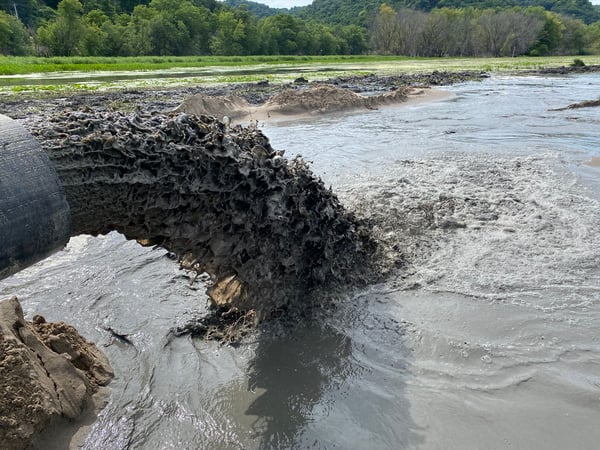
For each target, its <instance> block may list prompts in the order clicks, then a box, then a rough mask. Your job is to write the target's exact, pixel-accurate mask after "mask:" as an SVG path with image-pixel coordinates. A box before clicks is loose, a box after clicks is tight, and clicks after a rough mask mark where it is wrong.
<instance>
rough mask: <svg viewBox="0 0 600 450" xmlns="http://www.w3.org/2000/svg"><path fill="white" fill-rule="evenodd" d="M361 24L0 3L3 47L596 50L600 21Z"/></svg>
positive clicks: (467, 18) (446, 19) (162, 0)
mask: <svg viewBox="0 0 600 450" xmlns="http://www.w3.org/2000/svg"><path fill="white" fill-rule="evenodd" d="M489 1H491V0H489ZM572 1H573V0H572ZM446 2H449V0H446ZM315 3H317V2H316V1H315ZM405 3H406V2H405ZM412 3H419V4H420V5H421V6H423V5H424V4H426V3H427V4H428V5H429V4H431V5H433V4H436V5H437V4H439V3H442V2H432V1H429V2H426V1H424V0H420V1H419V2H412ZM431 5H429V6H431ZM367 25H368V26H361V25H357V24H331V23H329V24H327V23H324V22H323V21H318V20H315V19H313V18H310V17H302V16H298V15H292V14H286V13H282V12H277V13H276V14H274V15H267V16H264V17H260V18H259V17H257V16H256V15H255V14H253V13H252V12H250V10H249V9H248V8H247V7H246V6H245V5H243V4H239V2H237V3H236V4H235V5H228V4H223V3H221V2H217V1H215V0H149V1H148V0H60V1H59V0H0V53H2V54H8V55H38V56H79V55H81V56H138V55H140V56H142V55H169V56H184V55H319V54H322V55H325V54H327V55H331V54H364V53H369V52H374V53H380V54H393V55H406V56H517V55H523V54H528V55H533V56H535V55H550V54H573V55H576V54H583V53H598V52H600V22H594V23H591V24H586V23H584V22H583V21H582V20H580V19H577V18H574V17H569V16H563V15H561V14H558V13H555V12H551V11H548V10H546V9H544V8H543V7H539V6H538V7H513V8H510V9H498V8H487V9H481V8H472V7H470V8H436V9H432V10H430V11H424V10H417V9H410V8H406V7H404V6H400V7H392V6H390V5H388V4H383V5H380V7H379V8H378V10H377V11H375V12H374V14H372V15H371V17H370V18H369V20H368V21H367Z"/></svg>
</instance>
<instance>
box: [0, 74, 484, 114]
mask: <svg viewBox="0 0 600 450" xmlns="http://www.w3.org/2000/svg"><path fill="white" fill-rule="evenodd" d="M486 77H487V75H486V74H485V73H481V72H458V73H454V72H439V71H434V72H431V73H428V74H403V75H394V76H380V75H375V74H371V75H365V76H347V77H336V78H331V79H326V80H309V81H310V82H309V83H307V84H294V83H284V84H279V83H277V84H276V83H269V82H267V81H263V82H258V83H239V84H227V85H219V86H208V87H203V86H198V87H186V88H170V89H165V88H162V89H161V88H159V89H134V90H119V91H113V92H101V93H84V94H80V93H77V94H73V95H66V96H65V95H64V93H61V96H60V97H57V96H55V95H52V94H50V96H49V97H46V98H40V97H39V94H24V93H20V94H19V95H18V97H16V98H14V99H4V100H3V102H2V103H1V104H0V114H6V115H7V116H9V117H11V118H13V119H21V118H24V117H27V116H36V115H48V114H53V113H59V112H62V111H65V110H68V109H74V110H77V109H82V108H93V109H94V110H95V111H133V110H135V109H136V108H140V109H142V110H145V111H149V110H159V111H160V110H162V111H167V110H171V109H173V108H175V107H177V106H178V105H179V104H181V103H182V102H183V101H184V100H185V99H187V98H190V97H192V96H194V95H197V94H202V95H206V96H213V97H214V96H221V97H223V96H229V95H235V96H238V97H241V98H243V99H244V100H245V101H247V102H248V103H249V104H250V105H253V106H259V105H262V104H264V103H265V102H266V101H267V100H268V99H269V98H271V97H272V96H274V95H276V94H279V93H282V92H284V91H286V90H290V89H293V90H304V89H307V88H308V87H310V86H311V85H312V84H313V82H316V83H321V84H331V85H334V86H338V87H343V88H347V89H350V90H351V91H353V92H356V93H364V92H378V93H384V92H391V91H394V90H396V89H399V88H403V87H411V86H416V87H424V86H448V85H452V84H455V83H460V82H464V81H468V80H480V79H483V78H486Z"/></svg>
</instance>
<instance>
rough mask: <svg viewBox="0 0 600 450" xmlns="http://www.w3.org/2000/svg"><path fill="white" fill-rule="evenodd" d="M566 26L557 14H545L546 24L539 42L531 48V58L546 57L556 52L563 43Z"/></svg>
mask: <svg viewBox="0 0 600 450" xmlns="http://www.w3.org/2000/svg"><path fill="white" fill-rule="evenodd" d="M563 32H564V25H563V23H562V22H561V19H560V17H559V16H558V15H557V14H552V13H548V12H547V13H545V22H544V25H543V26H542V30H541V31H540V34H539V36H538V39H537V41H536V42H535V44H534V45H533V47H532V48H531V51H530V52H529V54H530V55H531V56H545V55H550V54H552V53H554V52H555V50H556V49H557V48H558V46H559V45H560V43H561V39H562V36H563Z"/></svg>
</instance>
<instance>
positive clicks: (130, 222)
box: [25, 110, 377, 320]
mask: <svg viewBox="0 0 600 450" xmlns="http://www.w3.org/2000/svg"><path fill="white" fill-rule="evenodd" d="M25 125H26V127H28V128H29V130H30V131H31V132H32V133H33V134H34V136H35V137H36V138H37V139H38V140H39V142H40V143H41V145H42V148H43V149H44V150H45V151H46V152H47V154H48V155H49V157H50V159H51V160H52V162H53V163H54V165H55V167H56V169H57V171H58V174H59V178H60V180H61V182H62V184H63V186H64V188H65V193H66V197H67V201H68V203H69V205H70V208H71V214H72V221H73V234H74V235H76V234H82V233H85V234H91V235H98V234H105V233H108V232H110V231H113V230H116V231H118V232H120V233H122V234H123V235H125V236H126V237H127V238H129V239H135V240H137V241H138V242H140V243H141V244H143V245H152V246H154V245H157V246H160V247H163V248H165V249H167V250H169V251H170V252H173V253H175V254H176V255H177V256H178V257H179V259H180V260H181V261H182V263H183V264H184V265H185V266H186V267H188V268H190V269H193V270H195V271H197V272H199V273H203V272H207V273H209V274H210V275H211V276H212V279H213V281H214V282H213V285H212V286H211V287H210V289H209V291H208V294H209V296H210V298H211V299H212V301H213V304H214V307H215V308H216V309H223V308H226V309H229V310H231V313H232V314H233V313H234V312H239V313H241V314H248V313H251V314H253V317H255V318H256V319H257V320H259V319H262V318H263V317H266V316H268V315H269V314H270V312H271V311H274V310H276V309H278V308H280V307H282V306H283V305H288V304H295V303H296V304H297V303H299V302H302V301H303V300H304V299H306V298H308V297H309V296H310V293H311V292H312V290H313V289H315V288H317V287H319V288H320V287H322V286H324V285H332V286H335V285H340V284H344V285H352V284H357V283H364V282H367V281H369V280H372V279H373V278H374V277H376V274H377V269H376V265H375V263H374V261H375V258H374V255H375V254H376V252H377V246H376V244H375V242H374V241H373V240H372V239H371V238H370V237H369V236H370V232H369V229H368V228H366V227H365V226H364V225H363V223H362V222H361V221H360V220H358V219H357V218H356V217H354V215H353V214H351V213H350V212H348V211H347V210H346V209H345V208H344V207H343V206H342V205H341V204H340V202H339V201H338V199H337V197H336V195H335V194H334V193H333V192H332V191H331V190H330V189H328V188H326V187H325V185H324V184H323V182H322V181H321V180H320V179H319V178H317V177H316V176H315V175H314V174H313V173H312V172H311V170H310V169H309V168H308V167H307V165H306V163H305V162H304V161H303V160H302V159H301V158H294V159H292V160H289V159H287V158H285V157H284V156H283V153H282V152H278V151H275V150H274V149H273V148H272V147H271V146H270V144H269V141H268V139H267V138H266V137H265V136H264V135H263V134H262V133H261V132H260V130H258V129H257V128H254V127H240V126H238V127H234V128H228V127H226V126H225V125H224V124H223V123H221V122H219V121H218V120H216V119H214V118H212V117H208V116H199V117H198V116H193V115H187V114H171V115H164V114H160V113H157V112H152V113H149V112H139V111H138V112H136V113H130V114H125V113H108V112H105V113H98V112H96V111H92V110H88V111H72V112H65V113H62V114H56V115H52V116H50V117H47V118H45V119H44V120H29V121H27V122H26V123H25Z"/></svg>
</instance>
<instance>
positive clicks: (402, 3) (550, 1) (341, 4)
mask: <svg viewBox="0 0 600 450" xmlns="http://www.w3.org/2000/svg"><path fill="white" fill-rule="evenodd" d="M382 3H383V2H382V1H381V0H314V1H313V2H312V4H310V5H308V6H306V7H305V8H302V9H301V10H299V11H298V14H300V15H301V17H305V18H311V19H315V20H320V21H322V22H325V23H330V24H349V23H353V24H356V25H362V26H369V24H370V23H371V21H372V20H373V17H374V16H375V14H376V13H377V11H378V10H379V8H380V6H381V4H382ZM385 3H386V4H387V5H389V6H391V7H392V8H394V9H400V8H410V9H415V10H418V11H425V12H429V11H431V10H433V9H435V8H438V9H440V8H460V9H464V8H477V9H497V8H499V9H507V8H513V7H522V8H527V7H531V6H541V7H542V8H544V9H545V10H547V11H552V12H555V13H558V14H562V15H566V16H569V17H573V18H577V19H580V20H582V21H583V22H584V23H587V24H589V23H592V22H596V21H598V20H600V8H599V7H595V6H594V5H592V4H591V3H590V2H589V1H588V0H387V1H386V2H385Z"/></svg>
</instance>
